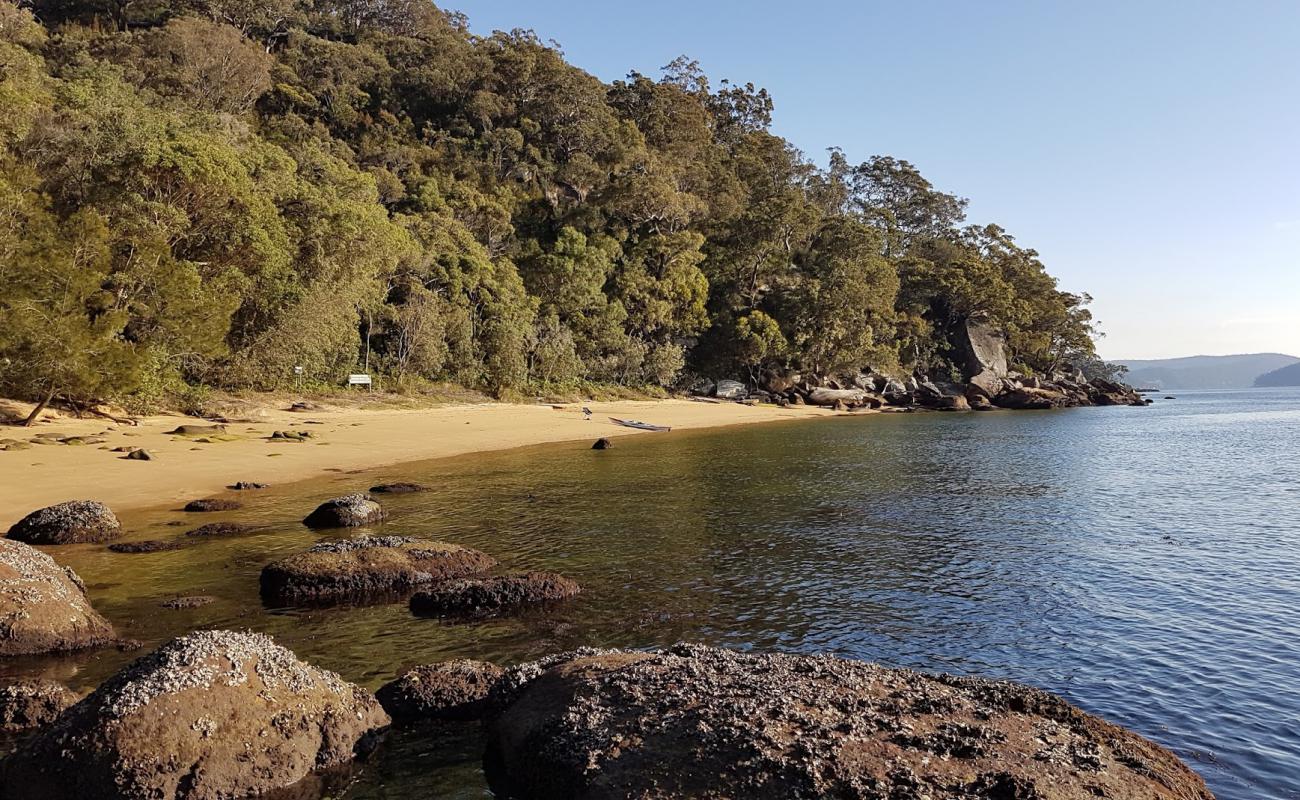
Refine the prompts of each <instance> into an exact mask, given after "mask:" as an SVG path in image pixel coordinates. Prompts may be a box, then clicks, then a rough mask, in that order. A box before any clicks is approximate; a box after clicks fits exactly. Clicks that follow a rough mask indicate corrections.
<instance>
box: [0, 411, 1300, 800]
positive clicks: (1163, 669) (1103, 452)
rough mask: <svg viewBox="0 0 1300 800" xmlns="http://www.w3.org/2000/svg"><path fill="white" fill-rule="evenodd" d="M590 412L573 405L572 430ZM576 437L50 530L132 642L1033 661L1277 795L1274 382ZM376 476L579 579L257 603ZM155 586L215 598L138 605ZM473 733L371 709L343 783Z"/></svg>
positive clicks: (467, 764) (1008, 668)
mask: <svg viewBox="0 0 1300 800" xmlns="http://www.w3.org/2000/svg"><path fill="white" fill-rule="evenodd" d="M600 431H601V428H600V425H599V423H595V422H593V423H592V438H593V439H594V438H595V437H596V436H597V435H598V434H599V433H600ZM586 447H587V443H585V442H584V443H575V444H567V445H552V446H547V447H541V448H527V449H521V450H516V451H511V452H505V453H495V454H487V455H476V456H473V457H464V458H457V459H450V460H442V461H436V462H427V463H423V464H412V465H405V466H403V467H399V468H392V469H388V470H383V471H380V472H377V473H364V474H342V473H339V474H335V475H332V476H331V477H329V478H326V479H322V480H319V481H314V482H311V483H306V484H298V485H296V486H286V487H277V488H274V489H271V490H268V491H266V492H259V493H245V494H244V499H245V500H246V502H247V503H248V505H247V507H246V508H245V509H244V510H242V511H238V512H231V513H223V514H205V515H193V514H190V515H187V514H183V513H181V512H179V511H175V510H165V511H156V512H150V513H141V514H132V515H126V516H125V517H124V523H125V524H126V525H127V526H128V528H129V529H130V530H131V534H130V536H129V538H140V539H144V538H159V537H173V536H180V535H181V533H182V532H183V531H184V530H186V529H187V528H186V527H171V526H168V524H167V523H169V522H173V521H183V522H184V523H186V525H187V526H188V527H194V526H197V525H198V524H199V523H200V521H201V522H208V521H214V520H218V519H238V520H241V521H249V522H256V523H259V524H263V525H265V526H266V528H265V530H264V531H263V532H261V533H258V534H254V535H250V536H245V537H241V538H238V539H230V540H217V541H209V542H203V543H201V544H199V545H197V546H195V547H193V548H190V549H186V550H181V551H174V552H166V553H156V554H147V555H118V554H113V553H109V552H107V551H105V550H104V549H103V548H102V547H96V546H74V547H64V548H50V551H51V553H52V554H53V555H54V556H55V558H57V559H59V560H61V561H63V562H65V563H67V564H69V565H71V566H73V567H74V568H75V569H76V570H77V571H78V572H79V573H80V574H81V575H82V577H83V578H84V579H85V581H86V583H87V584H88V585H89V591H90V594H91V597H92V599H93V601H94V602H95V605H96V606H97V607H98V608H99V609H100V610H101V611H103V612H104V613H105V614H106V615H107V616H108V617H109V618H110V619H112V620H113V622H114V623H115V624H116V625H117V627H118V629H119V631H120V632H121V633H122V634H124V635H126V636H132V637H135V638H138V639H141V640H144V641H145V642H146V643H147V644H149V645H153V644H156V643H157V642H159V641H161V640H162V639H165V638H166V637H169V636H173V635H176V634H178V633H181V632H183V631H186V630H189V629H192V628H196V627H236V628H251V629H255V630H260V631H266V632H269V633H272V634H273V635H275V636H276V637H277V638H278V639H279V640H280V641H281V642H282V643H283V644H285V645H287V646H288V647H290V648H292V649H294V650H295V651H296V652H297V653H298V654H299V655H300V656H302V657H303V658H305V659H306V660H308V661H311V662H313V663H316V664H319V665H322V666H325V667H328V668H330V669H333V670H336V671H338V672H340V673H341V674H342V675H343V676H345V677H346V678H349V679H351V680H353V681H357V682H359V683H362V684H365V685H367V686H371V687H375V686H378V685H379V684H381V683H383V682H384V681H386V680H389V679H390V678H391V677H393V675H394V674H395V673H397V672H399V671H400V670H402V669H404V668H406V667H410V666H413V665H415V664H419V663H424V662H428V661H434V660H440V659H445V658H450V657H471V658H484V659H490V660H495V661H499V662H503V663H505V662H513V661H518V660H523V659H527V658H531V657H535V656H539V655H542V654H544V653H548V652H553V651H556V650H560V649H566V648H571V647H575V646H579V645H595V646H623V647H646V646H652V645H660V644H668V643H671V642H674V641H677V640H682V639H686V640H693V641H704V642H710V643H716V644H724V645H729V646H733V647H741V648H763V649H778V650H789V651H799V652H827V653H835V654H838V655H843V656H849V657H853V658H862V659H870V660H876V661H880V662H883V663H886V664H893V665H903V666H911V667H918V668H922V669H926V670H942V671H948V672H957V673H969V674H979V675H985V676H990V677H1005V678H1011V679H1015V680H1019V681H1023V682H1026V683H1030V684H1034V685H1037V686H1041V687H1043V688H1046V689H1049V690H1052V691H1055V692H1058V693H1060V694H1063V695H1064V696H1066V697H1067V698H1069V699H1070V700H1072V701H1073V702H1075V703H1077V704H1079V705H1080V706H1082V707H1084V708H1085V709H1087V710H1089V711H1092V712H1095V713H1098V714H1101V715H1102V716H1105V717H1107V718H1109V719H1111V720H1113V721H1115V722H1117V723H1119V724H1122V725H1125V726H1127V727H1130V728H1133V729H1135V730H1137V731H1140V732H1141V733H1143V734H1145V735H1147V736H1149V737H1150V738H1152V739H1155V740H1156V741H1159V742H1161V743H1163V744H1165V745H1167V746H1169V747H1171V748H1173V749H1174V750H1176V751H1177V752H1178V753H1179V754H1180V755H1181V756H1183V757H1184V758H1185V759H1187V760H1188V761H1189V762H1190V763H1191V764H1192V765H1193V767H1194V768H1196V769H1197V770H1198V771H1199V772H1200V773H1201V774H1202V775H1204V776H1205V778H1206V779H1207V781H1208V782H1209V783H1210V784H1211V787H1212V788H1213V789H1214V791H1215V792H1216V794H1217V795H1218V796H1219V797H1220V798H1223V799H1225V800H1248V799H1250V800H1255V799H1256V798H1285V799H1286V800H1293V799H1294V798H1300V788H1298V786H1300V613H1298V612H1297V609H1300V577H1298V576H1300V390H1277V391H1252V392H1236V393H1213V394H1211V393H1204V394H1181V395H1180V396H1179V399H1178V400H1176V401H1159V402H1158V403H1157V405H1155V406H1153V407H1151V408H1145V409H1140V408H1103V409H1076V410H1070V411H1061V412H1019V413H990V414H954V415H940V414H915V415H904V414H898V415H877V416H870V417H860V418H853V417H845V418H835V419H831V420H818V421H805V422H791V423H778V424H772V425H762V426H750V427H745V428H734V429H723V430H715V431H708V432H697V433H672V434H655V435H650V436H642V437H634V438H632V439H626V438H625V439H620V440H618V442H617V446H616V447H615V448H614V449H613V450H610V451H606V452H593V451H590V450H587V449H586ZM231 478H232V480H233V479H236V478H244V479H254V480H257V479H267V480H272V479H273V476H270V475H268V476H250V475H238V476H231ZM393 479H404V480H416V481H420V482H424V483H428V484H431V485H433V486H434V487H436V488H435V491H432V492H429V493H427V494H421V495H408V496H400V497H391V498H388V499H386V500H384V503H385V505H386V506H387V507H388V509H389V510H390V512H391V520H390V521H389V522H388V523H385V524H384V525H383V526H382V530H383V532H384V533H391V534H418V535H427V536H434V537H437V538H442V539H446V540H449V541H454V542H458V543H461V544H466V545H470V546H473V547H477V548H480V549H482V550H485V551H487V552H489V553H491V554H492V555H494V556H496V557H497V558H499V559H500V560H501V561H502V562H503V564H504V565H506V566H507V567H510V568H543V569H552V570H556V571H560V572H563V573H565V574H567V575H570V576H572V577H574V578H576V579H577V580H579V581H580V582H581V583H582V584H583V586H584V593H583V595H582V596H581V597H580V598H579V599H578V600H577V601H575V602H573V603H571V604H568V605H564V606H560V607H556V608H553V609H549V610H545V611H541V612H533V613H530V614H526V615H524V616H522V617H517V618H512V619H502V620H493V621H489V622H481V623H475V624H468V625H466V624H461V625H456V624H448V623H445V622H440V621H435V620H422V619H415V618H413V617H411V616H410V614H409V613H408V611H407V609H406V606H405V604H400V603H399V604H395V605H386V606H378V607H370V608H356V609H335V610H323V611H322V610H314V611H309V610H295V609H265V608H263V607H262V605H261V603H260V602H259V600H258V597H257V575H258V571H259V570H260V568H261V566H262V564H264V563H265V562H266V561H267V560H269V559H270V558H272V557H274V556H278V555H281V554H287V553H291V552H295V551H297V550H300V549H302V548H304V547H305V546H307V545H308V544H310V543H311V542H312V541H314V540H315V539H316V538H318V537H317V536H316V535H313V534H312V533H310V532H308V531H307V530H306V529H305V528H303V527H302V526H301V525H300V524H299V523H298V520H299V519H301V517H303V516H304V515H305V514H306V513H307V512H308V511H310V510H311V509H312V508H313V507H314V506H315V504H316V503H317V502H319V501H320V500H323V499H325V498H327V497H330V496H333V495H336V494H339V493H341V492H342V491H344V490H354V489H364V488H365V487H367V486H369V485H371V484H372V483H375V482H378V481H379V480H393ZM88 494H93V492H88ZM200 517H201V519H200ZM175 594H211V595H215V596H217V597H218V598H219V600H218V602H216V603H214V604H213V605H209V606H206V607H202V608H197V609H190V610H180V611H165V610H162V609H160V608H158V606H157V603H158V601H159V600H160V599H163V598H166V597H168V596H172V595H175ZM132 657H133V654H123V653H118V652H116V651H100V652H95V653H90V654H83V655H80V656H77V657H75V658H72V659H22V660H12V661H6V662H3V663H0V674H8V675H17V674H22V675H31V674H45V675H48V676H50V677H56V678H60V679H63V680H65V681H68V682H70V683H71V684H73V685H76V686H80V687H86V688H88V687H90V686H93V685H95V684H96V683H98V682H99V681H100V680H102V679H103V678H104V677H105V676H106V675H108V674H111V673H112V672H113V671H114V670H116V669H117V668H119V667H120V666H121V665H122V664H123V663H125V662H126V661H128V660H130V659H131V658H132ZM479 748H480V743H479V742H478V741H477V739H476V734H475V733H474V731H473V729H472V728H465V729H451V730H448V731H444V732H443V733H442V734H441V735H439V736H437V737H436V738H434V737H431V736H430V735H428V734H422V735H412V734H404V735H402V736H398V737H394V738H393V739H391V740H390V741H389V743H388V745H387V746H386V748H385V749H384V750H383V751H382V753H381V755H380V757H379V759H378V760H377V761H376V762H372V763H371V764H369V765H368V766H367V767H366V769H365V770H364V772H363V773H362V774H361V776H360V777H359V778H358V779H357V781H356V782H355V783H354V784H353V785H352V786H351V788H350V789H349V790H348V793H347V795H346V796H347V797H349V798H357V799H359V798H389V799H391V798H417V797H419V798H424V797H430V796H435V797H462V798H464V797H484V796H488V792H487V790H486V788H485V786H484V783H483V779H482V776H481V773H480V770H479V764H478V754H479Z"/></svg>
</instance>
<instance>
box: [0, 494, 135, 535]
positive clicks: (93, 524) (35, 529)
mask: <svg viewBox="0 0 1300 800" xmlns="http://www.w3.org/2000/svg"><path fill="white" fill-rule="evenodd" d="M121 535H122V523H120V522H118V521H117V517H116V516H115V515H114V514H113V512H112V511H110V510H109V508H108V506H106V505H104V504H103V503H100V502H98V501H95V500H70V501H68V502H66V503H59V504H58V505H53V506H49V507H47V508H42V509H39V510H37V511H33V512H32V513H30V514H28V515H27V516H25V517H23V518H22V519H21V520H19V521H18V523H17V524H15V525H14V526H13V527H12V528H10V529H9V534H8V538H10V539H15V540H17V541H20V542H26V543H27V544H76V543H81V542H105V541H108V540H109V539H113V538H116V537H118V536H121Z"/></svg>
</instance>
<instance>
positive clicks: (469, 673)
mask: <svg viewBox="0 0 1300 800" xmlns="http://www.w3.org/2000/svg"><path fill="white" fill-rule="evenodd" d="M503 674H505V670H503V669H502V668H501V667H498V666H497V665H496V664H492V663H489V662H487V661H469V660H466V659H457V660H455V661H443V662H441V663H438V664H425V665H424V666H420V667H416V668H415V669H413V670H410V671H409V672H406V673H405V674H403V675H401V676H400V677H398V678H397V680H394V681H392V682H390V683H386V684H384V685H383V686H381V687H379V691H377V692H375V697H377V698H378V699H379V703H380V705H382V706H383V707H384V710H385V711H387V712H388V714H389V716H391V717H392V718H393V719H394V720H395V721H397V722H405V723H411V722H422V721H426V720H444V719H448V720H469V719H479V718H480V717H482V716H483V713H484V712H485V711H486V710H487V701H488V696H489V694H491V692H492V688H493V687H494V686H495V685H496V683H497V681H498V680H500V679H501V676H502V675H503Z"/></svg>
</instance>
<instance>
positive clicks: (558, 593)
mask: <svg viewBox="0 0 1300 800" xmlns="http://www.w3.org/2000/svg"><path fill="white" fill-rule="evenodd" d="M579 591H580V588H579V586H578V584H577V582H575V581H573V580H570V579H569V578H566V577H564V576H563V575H557V574H555V573H554V572H524V573H518V574H514V575H492V576H489V577H486V578H466V579H463V580H457V581H447V582H446V583H440V584H436V585H434V586H433V587H431V588H429V589H426V590H424V591H422V592H417V593H416V594H414V595H412V596H411V611H412V612H413V613H415V614H418V615H420V616H426V617H461V616H470V617H480V616H492V615H494V614H500V613H503V612H506V611H510V610H513V609H518V608H522V607H524V606H530V605H537V604H539V603H549V602H555V601H557V600H568V599H570V598H573V597H577V596H578V592H579Z"/></svg>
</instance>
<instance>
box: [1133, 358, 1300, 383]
mask: <svg viewBox="0 0 1300 800" xmlns="http://www.w3.org/2000/svg"><path fill="white" fill-rule="evenodd" d="M1115 363H1118V364H1123V365H1124V366H1126V367H1128V370H1129V371H1128V375H1127V376H1125V378H1124V380H1125V382H1127V383H1129V384H1132V385H1133V386H1136V387H1138V388H1139V389H1141V388H1148V387H1150V388H1157V389H1249V388H1250V387H1252V386H1255V385H1256V384H1255V379H1256V378H1260V377H1261V376H1263V375H1264V374H1265V373H1272V372H1274V371H1280V370H1281V369H1282V368H1283V367H1290V366H1292V365H1294V364H1300V358H1297V357H1296V356H1288V355H1283V354H1282V353H1251V354H1247V355H1237V356H1189V357H1187V358H1164V359H1148V360H1139V359H1130V360H1119V361H1117V362H1115ZM1269 385H1274V386H1276V385H1281V384H1269Z"/></svg>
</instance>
